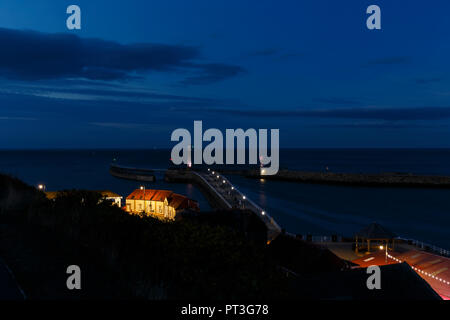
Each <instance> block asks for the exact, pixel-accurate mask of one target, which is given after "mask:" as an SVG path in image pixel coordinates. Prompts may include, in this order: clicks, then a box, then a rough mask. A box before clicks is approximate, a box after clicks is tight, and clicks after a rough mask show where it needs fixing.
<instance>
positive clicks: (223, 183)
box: [194, 169, 281, 241]
mask: <svg viewBox="0 0 450 320" xmlns="http://www.w3.org/2000/svg"><path fill="white" fill-rule="evenodd" d="M194 173H195V174H196V175H198V176H199V177H200V178H202V180H204V181H205V182H206V183H207V184H208V185H209V186H210V187H211V188H212V189H213V190H214V191H215V192H216V194H218V195H219V196H220V198H222V199H223V200H224V202H225V203H226V204H227V205H228V206H229V207H230V208H241V209H249V210H251V211H253V212H254V213H256V215H257V216H258V217H259V218H260V219H261V220H262V221H263V222H264V223H265V225H266V227H267V239H268V240H269V241H272V240H273V239H275V238H276V236H277V235H278V234H280V233H281V228H280V226H279V225H278V224H277V223H276V222H275V220H274V219H273V218H272V217H271V216H270V215H269V214H268V213H267V212H265V211H264V209H262V208H261V207H260V206H258V205H257V204H256V203H254V202H253V201H252V200H250V199H248V198H247V197H246V196H245V195H244V194H243V193H242V192H240V191H239V190H238V189H237V188H236V187H235V186H233V184H232V183H231V182H230V181H229V180H228V179H227V178H225V177H224V176H222V175H220V174H219V173H218V172H217V171H211V170H209V169H208V171H207V172H194Z"/></svg>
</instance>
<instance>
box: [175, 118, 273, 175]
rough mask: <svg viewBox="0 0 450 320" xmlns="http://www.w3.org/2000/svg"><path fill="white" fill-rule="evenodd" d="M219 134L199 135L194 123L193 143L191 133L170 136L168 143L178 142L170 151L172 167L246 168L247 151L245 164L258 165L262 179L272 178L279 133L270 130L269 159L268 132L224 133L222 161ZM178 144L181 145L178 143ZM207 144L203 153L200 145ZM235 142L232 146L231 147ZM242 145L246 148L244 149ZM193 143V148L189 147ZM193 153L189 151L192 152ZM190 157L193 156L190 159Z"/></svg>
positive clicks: (216, 131) (198, 126)
mask: <svg viewBox="0 0 450 320" xmlns="http://www.w3.org/2000/svg"><path fill="white" fill-rule="evenodd" d="M223 136H224V135H223V134H222V131H220V130H219V129H215V128H211V129H208V130H206V131H205V132H203V124H202V121H194V139H193V141H192V138H191V133H190V132H189V130H187V129H184V128H179V129H176V130H174V131H173V132H172V136H171V141H178V142H179V143H178V144H176V145H175V146H174V147H173V148H172V153H171V157H172V162H173V163H174V164H175V165H180V164H186V165H187V166H191V165H192V164H198V165H200V164H208V165H212V164H227V165H233V164H235V151H236V159H237V161H236V164H246V161H245V160H246V153H247V151H248V160H249V161H248V164H258V159H259V163H260V164H261V165H262V166H263V167H264V168H263V169H262V170H261V174H262V175H274V174H276V173H277V172H278V169H279V163H280V159H279V151H280V150H279V149H280V147H279V144H280V143H279V138H280V131H279V129H271V130H270V155H269V154H268V151H269V150H268V148H267V143H268V130H267V129H258V131H256V130H255V129H252V128H250V129H247V130H246V131H244V130H243V129H226V130H225V153H226V154H225V161H224V141H223ZM180 140H181V141H180ZM204 141H206V142H210V143H209V144H208V145H207V146H205V148H204V149H203V142H204ZM235 141H236V144H235ZM246 141H247V142H248V145H246ZM192 142H193V144H192ZM192 149H193V150H192ZM192 154H193V155H194V157H193V159H192Z"/></svg>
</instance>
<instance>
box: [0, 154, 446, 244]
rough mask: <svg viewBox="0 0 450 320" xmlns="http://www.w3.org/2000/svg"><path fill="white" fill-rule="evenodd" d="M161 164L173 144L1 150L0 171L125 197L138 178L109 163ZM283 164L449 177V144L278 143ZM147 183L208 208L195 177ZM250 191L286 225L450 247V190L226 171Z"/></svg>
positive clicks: (52, 187)
mask: <svg viewBox="0 0 450 320" xmlns="http://www.w3.org/2000/svg"><path fill="white" fill-rule="evenodd" d="M112 162H115V163H119V164H121V165H126V166H133V167H142V168H154V169H166V168H167V167H168V166H169V165H170V150H164V149H150V150H3V151H0V172H1V173H7V174H10V175H13V176H15V177H18V178H20V179H22V180H23V181H25V182H26V183H28V184H30V185H35V186H36V185H38V184H44V185H45V186H46V190H47V191H56V190H64V189H89V190H111V191H114V192H116V193H118V194H120V195H122V196H123V197H126V196H127V195H128V194H129V193H131V192H132V191H133V190H134V189H136V188H138V187H139V186H140V185H142V183H140V182H137V181H129V180H123V179H117V178H115V177H112V176H111V175H110V174H109V165H110V164H111V163H112ZM280 167H281V168H286V169H295V170H303V171H325V168H326V167H328V170H329V171H331V172H343V173H387V172H397V173H414V174H426V175H447V176H450V149H282V150H280ZM156 178H157V179H156V181H155V182H150V183H145V186H146V188H147V189H152V188H153V189H165V190H172V191H174V192H177V193H180V194H184V195H187V196H188V197H190V198H192V199H195V200H197V201H198V202H199V204H200V208H201V210H202V211H209V210H211V208H210V207H209V205H208V202H207V201H206V199H205V197H204V196H203V195H202V193H201V192H200V191H199V190H198V189H197V188H196V187H195V186H194V185H192V184H179V183H168V182H165V181H164V179H163V173H157V174H156ZM228 178H229V180H230V181H231V182H232V183H233V184H234V185H235V186H236V187H237V188H238V189H239V190H240V191H241V192H243V193H244V194H245V195H246V196H247V197H248V198H250V199H252V200H253V201H254V202H256V203H257V204H259V205H260V206H261V207H262V208H264V209H265V210H266V212H268V213H269V214H270V215H271V216H272V217H273V218H274V219H275V220H276V221H277V223H278V224H279V225H280V226H281V227H283V228H284V229H286V230H287V231H288V232H291V233H295V234H304V235H306V234H311V235H315V236H329V235H333V234H337V235H340V236H346V237H351V236H352V235H353V234H354V233H355V232H357V231H359V230H360V229H361V228H363V227H364V226H366V225H367V224H369V223H371V222H378V223H380V224H382V225H384V226H386V227H387V228H389V229H391V230H392V231H394V232H395V233H397V234H398V235H399V236H401V237H404V238H411V239H416V240H419V241H423V242H425V243H428V244H431V245H435V246H438V247H441V248H444V249H447V250H448V249H450V190H448V189H447V190H445V189H421V188H386V187H383V188H381V187H380V188H379V187H359V186H358V187H350V186H331V185H318V184H307V183H295V182H282V181H269V180H267V179H266V180H264V179H247V178H245V177H242V176H237V175H228Z"/></svg>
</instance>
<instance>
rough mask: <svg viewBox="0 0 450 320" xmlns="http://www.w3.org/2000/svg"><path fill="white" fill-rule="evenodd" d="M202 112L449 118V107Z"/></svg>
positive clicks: (392, 118) (301, 116) (334, 117)
mask: <svg viewBox="0 0 450 320" xmlns="http://www.w3.org/2000/svg"><path fill="white" fill-rule="evenodd" d="M199 110H201V111H203V112H211V113H227V114H230V115H240V116H248V117H266V118H267V117H270V118H273V117H289V118H292V117H298V118H325V119H326V118H328V119H378V120H389V121H397V120H442V119H449V118H450V107H417V108H375V107H370V108H369V107H354V108H337V109H298V110H282V109H272V110H268V109H258V110H256V109H241V110H238V109H224V108H215V109H213V108H211V109H199Z"/></svg>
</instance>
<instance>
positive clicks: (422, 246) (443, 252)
mask: <svg viewBox="0 0 450 320" xmlns="http://www.w3.org/2000/svg"><path fill="white" fill-rule="evenodd" d="M397 239H399V240H402V241H405V242H407V243H411V244H412V245H413V246H416V247H418V248H420V249H423V250H425V251H429V252H433V253H437V254H439V255H441V256H445V257H450V250H447V249H443V248H440V247H437V246H435V245H432V244H429V243H426V242H423V241H419V240H416V239H407V238H401V237H399V238H397Z"/></svg>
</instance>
